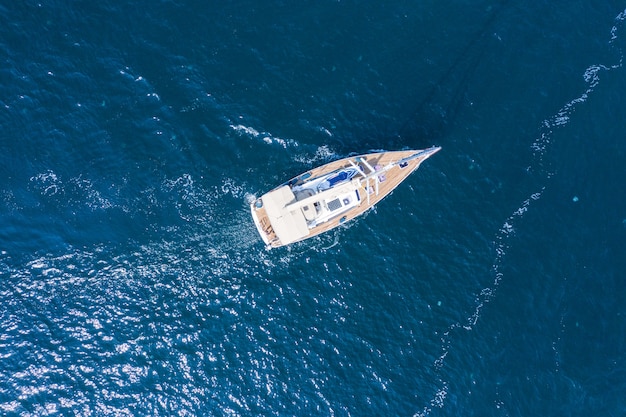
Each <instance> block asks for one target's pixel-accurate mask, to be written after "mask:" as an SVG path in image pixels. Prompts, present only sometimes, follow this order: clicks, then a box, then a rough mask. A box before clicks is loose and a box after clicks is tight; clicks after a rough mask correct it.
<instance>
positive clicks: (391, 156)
mask: <svg viewBox="0 0 626 417" xmlns="http://www.w3.org/2000/svg"><path fill="white" fill-rule="evenodd" d="M416 152H419V151H415V150H409V151H395V152H380V153H372V154H366V155H361V156H355V157H350V158H345V159H340V160H338V161H335V162H331V163H329V164H326V165H323V166H321V167H317V168H314V169H312V170H310V171H307V172H306V173H304V174H302V175H299V176H298V177H295V178H294V179H292V180H291V181H290V182H289V183H290V184H293V185H298V184H302V183H303V182H305V181H306V179H309V178H317V177H319V176H322V175H325V174H327V173H329V172H333V171H335V170H339V169H342V168H347V167H351V166H352V165H351V164H350V161H353V163H357V164H358V166H359V167H360V168H361V170H362V171H363V172H365V173H366V174H369V173H370V172H371V170H370V169H368V167H367V166H366V164H365V163H363V162H360V161H359V158H361V161H362V160H364V161H366V162H367V164H369V165H370V166H371V167H374V168H376V170H378V169H379V168H382V167H385V166H386V165H388V164H391V163H393V162H396V161H399V160H401V159H403V158H407V157H410V156H411V155H414V154H415V153H416ZM429 156H430V154H428V155H426V156H424V157H418V158H416V159H414V160H411V161H409V162H407V163H406V165H405V166H404V167H400V166H394V167H392V168H391V169H389V170H388V171H381V174H380V176H379V178H381V181H380V182H378V194H377V193H376V184H375V183H376V180H375V179H374V178H372V179H371V180H370V181H369V183H368V184H369V186H368V184H364V186H363V187H361V188H359V189H358V193H359V197H360V199H361V201H360V204H359V205H358V206H356V207H353V208H351V209H349V210H348V211H345V212H343V213H342V214H340V215H338V216H336V217H334V218H332V219H330V220H328V221H326V222H324V223H322V224H319V225H317V226H315V227H314V228H312V229H310V230H309V234H308V235H307V236H306V237H304V238H303V239H300V240H304V239H307V238H310V237H313V236H316V235H319V234H321V233H324V232H326V231H328V230H330V229H333V228H335V227H337V226H339V225H340V224H342V223H345V222H347V221H350V220H352V219H353V218H355V217H357V216H359V215H361V214H363V213H364V212H365V211H367V210H368V209H370V208H371V207H373V206H374V205H376V204H377V203H378V202H379V201H380V200H382V199H383V198H385V197H386V196H387V195H389V193H391V191H393V190H394V189H395V188H396V187H397V186H398V185H399V184H400V183H401V182H402V181H403V180H404V179H405V178H406V177H407V176H408V175H410V174H411V173H412V172H413V171H415V170H416V169H417V168H418V167H419V165H420V164H421V163H422V162H423V161H424V160H425V159H427V158H428V157H429ZM357 161H359V162H357ZM301 178H304V180H301ZM366 186H368V188H369V192H368V190H367V189H366ZM368 194H369V200H368ZM261 198H262V197H261ZM252 209H253V210H254V212H255V214H256V218H257V219H256V222H257V228H258V229H259V232H260V233H264V234H265V237H266V240H267V241H268V242H269V245H270V246H272V247H278V246H282V245H283V243H282V242H280V240H279V239H278V238H277V236H276V234H275V233H274V230H273V228H272V225H271V223H270V220H269V217H268V215H267V212H266V211H265V208H264V207H263V206H262V207H256V206H255V205H254V203H253V205H252ZM288 243H292V242H288Z"/></svg>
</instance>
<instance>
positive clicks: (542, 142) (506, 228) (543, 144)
mask: <svg viewBox="0 0 626 417" xmlns="http://www.w3.org/2000/svg"><path fill="white" fill-rule="evenodd" d="M624 20H626V9H625V10H624V11H622V12H621V13H619V14H618V15H617V16H616V17H615V19H614V21H615V24H614V26H613V27H612V28H611V38H610V40H609V45H610V46H615V43H616V40H617V39H618V38H619V36H618V32H619V28H620V26H621V25H622V23H623V22H624ZM618 54H619V59H618V62H617V63H616V64H613V65H603V64H593V65H590V66H589V67H587V69H586V70H585V72H584V74H583V79H584V81H585V83H586V86H587V87H586V89H585V90H584V91H583V93H582V94H581V95H580V96H578V97H576V98H574V99H573V100H570V101H569V102H567V103H566V104H565V105H564V106H563V107H561V108H560V109H559V111H558V112H557V113H556V114H554V115H553V116H551V117H549V118H548V119H545V120H544V121H543V123H542V125H541V129H540V134H539V136H538V137H537V138H536V139H535V140H534V141H533V142H532V143H531V145H530V147H531V149H532V151H533V158H534V163H533V165H531V166H530V167H529V170H535V171H537V173H538V174H539V178H540V180H541V181H540V182H541V183H542V184H541V185H539V186H538V187H537V190H536V191H535V192H533V193H531V194H530V195H529V196H528V197H527V198H525V199H524V200H523V201H522V203H521V204H520V206H519V207H518V208H517V209H516V210H515V211H514V212H513V213H511V215H509V216H508V217H507V218H506V219H505V221H504V223H503V224H502V226H501V227H500V229H499V230H498V231H497V232H496V235H495V238H494V241H493V244H494V247H495V259H494V262H493V264H492V267H491V270H492V276H493V281H492V283H491V285H490V286H489V287H485V288H483V289H482V290H481V291H480V293H479V294H478V296H477V297H476V302H475V308H474V311H473V312H472V313H471V314H469V315H468V317H467V319H466V320H465V321H464V322H457V323H454V324H452V325H450V326H449V327H448V329H447V330H446V331H445V332H444V333H443V335H442V337H441V345H442V352H441V355H440V356H439V358H438V359H437V360H435V362H434V363H433V366H434V368H435V370H436V371H437V373H440V371H441V369H442V368H443V366H444V365H445V361H446V357H447V356H448V354H449V353H450V350H451V344H452V335H453V334H454V333H456V332H459V331H461V330H464V331H471V330H473V329H474V327H475V326H476V324H477V323H478V320H479V318H480V315H481V311H482V309H483V308H484V307H485V306H486V305H487V304H488V303H489V302H490V301H492V300H493V299H494V297H495V296H496V291H497V289H498V287H499V285H500V283H501V281H502V279H503V278H504V273H503V272H502V265H503V263H504V261H505V259H506V254H507V250H508V249H509V248H510V245H511V244H510V242H509V241H510V238H511V236H513V235H514V234H515V226H516V224H517V223H519V221H520V220H521V219H522V218H523V217H524V215H525V214H526V213H527V212H528V210H529V209H530V208H531V207H532V205H533V204H534V203H535V202H536V201H538V200H540V199H541V197H542V196H543V194H544V192H545V190H546V184H547V183H548V182H549V180H550V179H551V178H552V177H553V176H554V172H552V171H551V170H550V169H548V168H547V167H545V165H544V159H545V157H546V156H547V154H548V153H549V151H550V145H551V144H552V142H553V139H552V135H553V133H554V132H555V131H556V130H557V129H559V128H561V127H563V126H565V125H567V124H568V123H569V122H570V120H571V117H572V114H573V113H574V111H575V110H576V109H577V108H578V107H579V106H581V105H582V104H584V103H585V102H586V101H587V100H588V98H589V96H590V95H591V94H592V93H593V91H594V90H595V89H596V88H597V86H598V85H599V83H600V78H601V77H600V75H601V74H602V73H605V72H609V71H614V70H617V69H620V68H622V67H623V56H624V54H623V50H622V49H621V48H619V49H618ZM439 385H440V387H439V389H438V390H437V391H436V392H435V394H434V395H433V397H432V399H431V400H430V402H429V404H428V405H427V406H425V407H424V408H423V410H422V411H420V412H417V413H415V414H414V416H415V417H425V416H427V415H429V414H430V413H431V412H432V410H433V409H435V408H443V407H444V405H445V399H446V396H447V394H448V387H449V381H447V380H445V379H443V378H441V377H440V380H439Z"/></svg>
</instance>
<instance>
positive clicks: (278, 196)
mask: <svg viewBox="0 0 626 417" xmlns="http://www.w3.org/2000/svg"><path fill="white" fill-rule="evenodd" d="M440 149H441V148H440V147H436V146H435V147H432V148H428V149H424V150H408V151H391V152H376V153H369V154H365V155H359V156H354V157H349V158H344V159H340V160H338V161H334V162H330V163H328V164H325V165H322V166H320V167H317V168H314V169H312V170H310V171H308V172H305V173H303V174H301V175H298V176H297V177H295V178H292V179H291V180H289V181H287V182H286V183H283V184H281V185H279V186H278V187H276V188H274V189H273V190H271V191H269V192H267V193H265V194H263V195H262V196H261V197H259V198H257V199H256V200H255V201H253V202H252V203H251V204H250V210H251V212H252V218H253V220H254V223H255V225H256V227H257V230H258V231H259V234H260V235H261V238H262V239H263V241H264V242H265V244H266V245H269V246H270V247H280V246H284V245H288V244H290V243H294V242H298V241H301V240H304V239H308V238H310V237H313V236H316V235H319V234H320V233H323V232H326V231H328V230H331V229H333V228H335V227H337V226H339V225H340V224H343V223H345V222H346V221H348V220H351V219H353V218H355V217H357V216H359V215H361V214H363V213H364V212H365V211H367V210H368V209H370V208H371V207H373V206H374V205H375V204H376V203H378V202H379V201H380V200H382V199H383V198H384V197H385V196H387V195H389V193H391V191H393V190H394V189H395V188H396V187H397V186H398V185H399V184H400V183H401V182H402V181H404V180H405V179H406V178H407V177H408V176H409V175H410V174H411V173H412V172H413V171H415V170H416V169H417V168H419V166H420V164H421V163H422V162H424V161H425V160H426V159H428V158H429V157H430V156H431V155H433V154H435V153H436V152H438V151H439V150H440Z"/></svg>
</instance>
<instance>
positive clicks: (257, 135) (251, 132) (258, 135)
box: [229, 124, 299, 149]
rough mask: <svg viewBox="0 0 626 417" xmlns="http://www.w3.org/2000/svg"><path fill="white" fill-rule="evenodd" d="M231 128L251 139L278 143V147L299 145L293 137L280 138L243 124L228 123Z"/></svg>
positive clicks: (285, 147)
mask: <svg viewBox="0 0 626 417" xmlns="http://www.w3.org/2000/svg"><path fill="white" fill-rule="evenodd" d="M229 126H230V128H231V129H232V130H234V131H235V132H237V133H238V134H240V135H244V136H249V137H251V138H253V139H260V140H262V141H263V142H264V143H266V144H268V145H279V146H280V147H282V148H284V149H287V148H288V147H297V146H299V144H298V142H296V141H295V140H293V139H282V138H279V137H276V136H273V135H271V134H269V133H267V132H259V131H258V130H256V129H255V128H253V127H249V126H244V125H241V124H239V125H232V124H231V125H229Z"/></svg>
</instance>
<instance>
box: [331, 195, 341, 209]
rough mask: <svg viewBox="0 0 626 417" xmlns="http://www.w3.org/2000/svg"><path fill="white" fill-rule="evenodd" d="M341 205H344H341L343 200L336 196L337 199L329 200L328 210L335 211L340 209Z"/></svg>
mask: <svg viewBox="0 0 626 417" xmlns="http://www.w3.org/2000/svg"><path fill="white" fill-rule="evenodd" d="M341 207H342V205H341V201H339V199H338V198H336V199H334V200H331V201H329V202H328V210H330V211H335V210H338V209H340V208H341Z"/></svg>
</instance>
